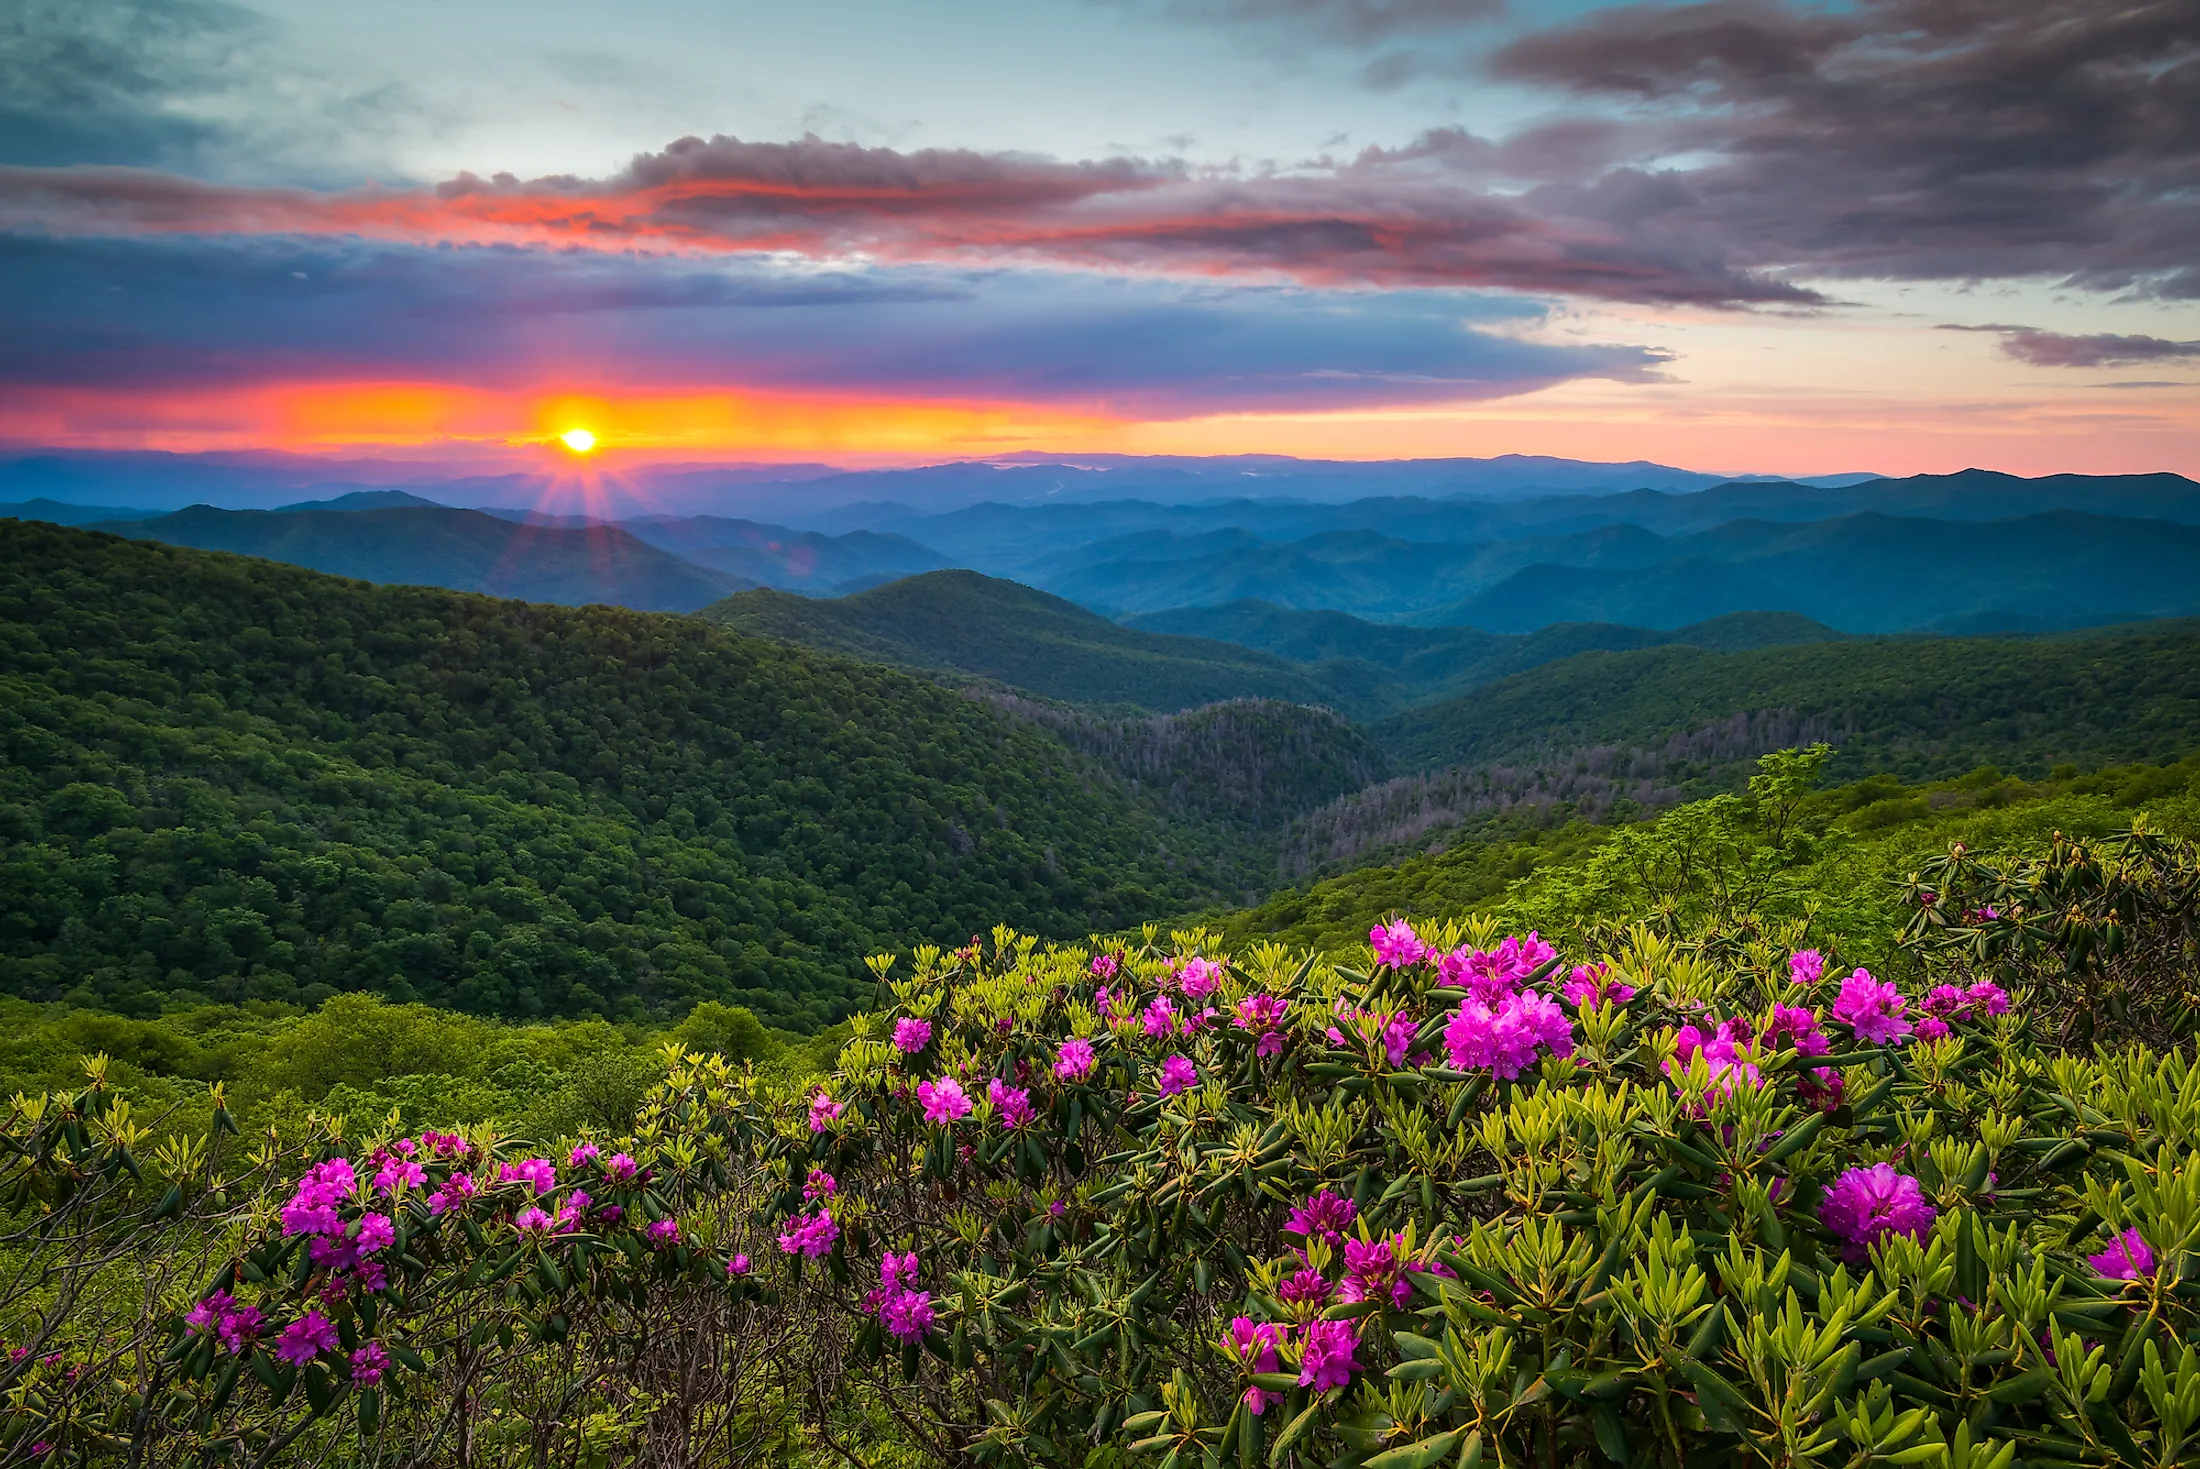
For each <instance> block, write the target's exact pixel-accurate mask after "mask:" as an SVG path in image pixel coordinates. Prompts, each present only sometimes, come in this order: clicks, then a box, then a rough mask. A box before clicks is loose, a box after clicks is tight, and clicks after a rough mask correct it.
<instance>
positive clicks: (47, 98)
mask: <svg viewBox="0 0 2200 1469" xmlns="http://www.w3.org/2000/svg"><path fill="white" fill-rule="evenodd" d="M258 28H259V25H258V21H257V19H256V17H254V16H253V15H252V13H251V12H249V11H247V10H244V9H242V8H241V7H238V6H235V5H230V4H225V3H222V0H119V3H116V0H108V3H94V0H9V3H8V4H7V5H5V6H0V163H21V164H45V165H51V164H68V163H76V164H82V163H91V164H137V165H148V166H153V165H161V166H175V165H179V164H185V163H188V162H189V161H190V160H192V159H193V158H194V157H196V156H197V155H198V154H199V153H200V151H201V150H202V149H204V148H205V147H206V146H207V145H208V144H210V143H211V142H213V141H214V140H215V139H216V138H217V137H218V136H219V131H220V130H219V129H218V128H216V127H215V126H214V125H213V124H211V123H209V122H207V121H206V120H204V119H203V118H202V117H198V116H194V115H193V104H195V103H198V102H201V101H203V100H204V99H205V98H207V97H208V96H211V95H215V94H218V93H220V92H222V91H224V90H226V89H227V87H228V86H229V85H230V83H231V76H230V71H229V66H228V58H229V57H230V55H231V54H232V53H233V52H234V50H235V48H236V47H237V45H238V44H239V43H240V42H241V41H243V40H245V39H247V38H248V37H250V36H251V35H252V34H254V33H255V32H256V31H257V30H258Z"/></svg>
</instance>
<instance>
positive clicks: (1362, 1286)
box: [1337, 1234, 1413, 1310]
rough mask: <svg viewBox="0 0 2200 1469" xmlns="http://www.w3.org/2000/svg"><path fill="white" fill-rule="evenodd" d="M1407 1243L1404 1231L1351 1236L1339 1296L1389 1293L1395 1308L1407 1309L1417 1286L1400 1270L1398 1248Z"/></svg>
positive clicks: (1361, 1297) (1376, 1298)
mask: <svg viewBox="0 0 2200 1469" xmlns="http://www.w3.org/2000/svg"><path fill="white" fill-rule="evenodd" d="M1404 1243H1405V1236H1404V1235H1402V1234H1401V1235H1393V1236H1388V1237H1383V1238H1378V1239H1372V1240H1357V1239H1347V1240H1346V1241H1345V1242H1344V1268H1345V1277H1344V1280H1343V1282H1342V1283H1341V1284H1339V1285H1338V1287H1337V1299H1338V1300H1340V1301H1346V1302H1352V1301H1379V1300H1381V1299H1383V1298H1384V1297H1385V1296H1388V1297H1389V1298H1390V1304H1391V1307H1392V1308H1393V1309H1395V1310H1403V1309H1404V1308H1405V1304H1406V1302H1407V1301H1409V1300H1411V1299H1412V1298H1413V1287H1412V1286H1411V1285H1409V1284H1408V1283H1407V1282H1406V1280H1405V1278H1404V1277H1403V1276H1402V1275H1401V1274H1400V1273H1399V1272H1400V1269H1401V1266H1402V1262H1401V1260H1400V1258H1399V1254H1398V1251H1399V1249H1400V1247H1402V1246H1403V1245H1404Z"/></svg>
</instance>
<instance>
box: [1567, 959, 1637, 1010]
mask: <svg viewBox="0 0 2200 1469" xmlns="http://www.w3.org/2000/svg"><path fill="white" fill-rule="evenodd" d="M1611 972H1612V967H1611V966H1610V965H1609V964H1576V965H1575V966H1574V972H1573V973H1572V974H1570V975H1568V976H1567V978H1566V983H1565V984H1563V985H1561V986H1560V987H1559V993H1560V994H1562V995H1564V996H1565V997H1566V1002H1567V1003H1568V1004H1570V1005H1572V1006H1573V1007H1574V1008H1575V1009H1576V1010H1586V1009H1587V1008H1589V1007H1590V1006H1591V1005H1624V1004H1626V1003H1627V1002H1628V1001H1629V1000H1632V999H1633V998H1634V997H1635V987H1634V986H1633V985H1631V984H1621V983H1620V982H1619V981H1618V980H1616V979H1613V978H1611V977H1610V976H1611Z"/></svg>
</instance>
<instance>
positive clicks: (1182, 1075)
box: [1161, 1056, 1199, 1097]
mask: <svg viewBox="0 0 2200 1469" xmlns="http://www.w3.org/2000/svg"><path fill="white" fill-rule="evenodd" d="M1197 1085H1199V1071H1198V1069H1197V1068H1196V1067H1194V1066H1193V1065H1192V1063H1191V1061H1190V1060H1189V1059H1188V1058H1186V1057H1183V1056H1170V1057H1169V1058H1167V1059H1166V1060H1164V1061H1163V1062H1162V1063H1161V1095H1163V1096H1165V1097H1173V1096H1175V1095H1176V1094H1177V1093H1178V1092H1181V1091H1189V1090H1190V1089H1191V1088H1193V1087H1195V1086H1197Z"/></svg>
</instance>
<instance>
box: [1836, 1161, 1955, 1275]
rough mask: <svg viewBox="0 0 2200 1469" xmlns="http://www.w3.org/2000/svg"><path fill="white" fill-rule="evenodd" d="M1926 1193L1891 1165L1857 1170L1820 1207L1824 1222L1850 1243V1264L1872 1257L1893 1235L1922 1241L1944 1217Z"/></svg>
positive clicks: (1842, 1178) (1840, 1181) (1841, 1180)
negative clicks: (1875, 1248) (1926, 1199)
mask: <svg viewBox="0 0 2200 1469" xmlns="http://www.w3.org/2000/svg"><path fill="white" fill-rule="evenodd" d="M1939 1212H1940V1211H1939V1210H1937V1209H1935V1208H1934V1207H1933V1206H1932V1205H1931V1204H1929V1203H1927V1202H1926V1201H1925V1191H1924V1189H1922V1188H1921V1187H1919V1185H1918V1182H1917V1180H1916V1179H1914V1178H1912V1177H1910V1175H1908V1174H1907V1173H1897V1172H1895V1170H1894V1168H1893V1166H1892V1165H1890V1164H1886V1163H1875V1164H1873V1165H1872V1166H1871V1167H1869V1168H1851V1169H1850V1170H1849V1171H1848V1172H1846V1173H1844V1174H1842V1175H1841V1176H1840V1177H1839V1178H1837V1179H1835V1180H1834V1181H1833V1182H1832V1183H1831V1184H1830V1185H1828V1186H1827V1188H1826V1194H1825V1197H1824V1198H1823V1199H1821V1200H1820V1201H1819V1204H1818V1222H1819V1223H1821V1224H1823V1225H1825V1226H1826V1228H1827V1229H1829V1230H1831V1231H1833V1233H1835V1234H1837V1235H1839V1236H1840V1237H1841V1238H1842V1239H1843V1240H1845V1241H1847V1248H1846V1249H1845V1250H1844V1253H1845V1254H1846V1255H1847V1257H1848V1258H1849V1260H1850V1261H1852V1262H1857V1261H1862V1260H1864V1259H1865V1258H1867V1257H1868V1256H1869V1255H1870V1253H1871V1247H1872V1246H1873V1245H1874V1244H1877V1243H1878V1242H1879V1241H1880V1240H1882V1239H1885V1238H1887V1237H1888V1236H1889V1235H1896V1234H1904V1235H1908V1236H1910V1237H1911V1238H1912V1239H1919V1238H1922V1237H1923V1236H1924V1234H1925V1231H1926V1230H1928V1229H1930V1228H1932V1226H1933V1220H1934V1218H1935V1217H1936V1216H1937V1215H1938V1214H1939Z"/></svg>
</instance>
